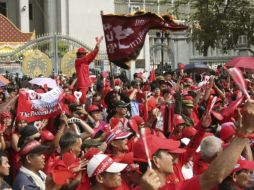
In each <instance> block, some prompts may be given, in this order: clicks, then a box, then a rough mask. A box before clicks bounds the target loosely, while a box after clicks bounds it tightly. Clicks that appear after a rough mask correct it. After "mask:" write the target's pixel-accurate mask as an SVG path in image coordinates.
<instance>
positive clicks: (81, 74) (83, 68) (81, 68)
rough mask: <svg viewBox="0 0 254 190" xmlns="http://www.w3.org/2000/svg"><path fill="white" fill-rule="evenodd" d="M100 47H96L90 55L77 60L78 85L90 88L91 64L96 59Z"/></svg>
mask: <svg viewBox="0 0 254 190" xmlns="http://www.w3.org/2000/svg"><path fill="white" fill-rule="evenodd" d="M98 51H99V49H98V48H95V49H94V50H93V51H92V52H90V53H89V54H88V55H85V56H84V57H82V58H77V59H76V60H75V69H76V74H77V87H78V88H88V87H89V86H90V84H91V81H90V78H89V64H90V63H91V62H92V61H93V60H94V59H95V57H96V55H97V53H98Z"/></svg>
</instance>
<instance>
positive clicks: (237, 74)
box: [227, 67, 250, 99]
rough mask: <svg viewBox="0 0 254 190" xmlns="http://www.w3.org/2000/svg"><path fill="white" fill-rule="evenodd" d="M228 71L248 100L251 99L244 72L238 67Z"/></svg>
mask: <svg viewBox="0 0 254 190" xmlns="http://www.w3.org/2000/svg"><path fill="white" fill-rule="evenodd" d="M227 71H228V72H229V74H230V76H231V77H232V79H233V80H234V81H235V83H236V84H237V86H238V87H239V88H240V89H241V90H242V91H243V93H244V95H245V96H246V98H247V99H250V95H249V93H248V91H247V86H246V82H245V80H244V77H243V73H242V71H241V70H240V69H239V68H236V67H234V68H230V69H227Z"/></svg>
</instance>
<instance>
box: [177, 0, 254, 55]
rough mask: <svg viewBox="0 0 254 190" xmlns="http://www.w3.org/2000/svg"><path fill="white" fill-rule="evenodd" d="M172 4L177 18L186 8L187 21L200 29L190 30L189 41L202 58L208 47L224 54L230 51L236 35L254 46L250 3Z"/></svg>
mask: <svg viewBox="0 0 254 190" xmlns="http://www.w3.org/2000/svg"><path fill="white" fill-rule="evenodd" d="M175 5H176V7H175V9H176V12H177V14H178V15H182V13H181V12H179V10H180V7H182V6H184V5H190V8H191V10H192V11H191V14H190V15H189V19H187V20H188V22H189V23H192V24H193V23H194V22H198V23H199V26H200V28H199V27H193V28H192V31H191V39H192V40H193V41H194V42H195V43H196V48H197V49H199V50H201V52H202V53H203V55H204V56H207V53H208V49H209V48H210V47H211V48H214V47H220V48H221V49H222V50H223V51H224V52H227V51H228V50H231V49H234V48H235V47H236V46H237V41H238V37H239V36H240V35H246V36H247V39H248V42H249V44H254V35H253V31H254V30H253V29H254V8H253V6H251V3H250V0H187V1H186V0H178V1H176V4H175Z"/></svg>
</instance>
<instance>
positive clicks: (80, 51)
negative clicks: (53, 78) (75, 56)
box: [77, 47, 87, 53]
mask: <svg viewBox="0 0 254 190" xmlns="http://www.w3.org/2000/svg"><path fill="white" fill-rule="evenodd" d="M77 53H87V50H86V49H85V48H83V47H81V48H78V51H77Z"/></svg>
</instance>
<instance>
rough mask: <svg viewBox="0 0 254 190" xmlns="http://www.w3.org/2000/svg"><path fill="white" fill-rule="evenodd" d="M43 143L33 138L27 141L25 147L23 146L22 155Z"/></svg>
mask: <svg viewBox="0 0 254 190" xmlns="http://www.w3.org/2000/svg"><path fill="white" fill-rule="evenodd" d="M40 145H41V143H39V142H38V141H36V140H33V141H31V142H29V143H27V144H26V145H25V146H24V148H22V150H21V151H20V156H24V155H26V154H28V153H29V152H31V151H32V150H33V149H35V148H36V147H38V146H40Z"/></svg>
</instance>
